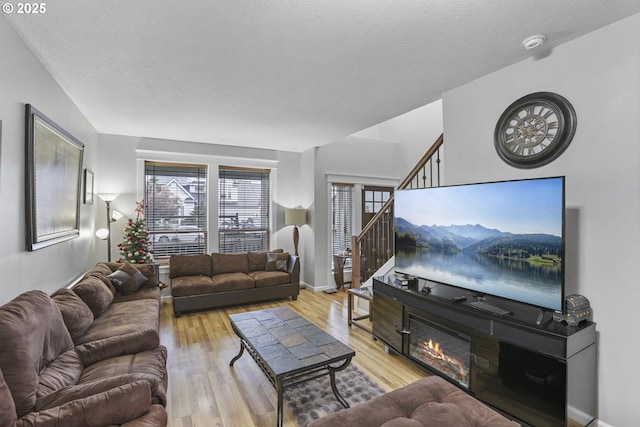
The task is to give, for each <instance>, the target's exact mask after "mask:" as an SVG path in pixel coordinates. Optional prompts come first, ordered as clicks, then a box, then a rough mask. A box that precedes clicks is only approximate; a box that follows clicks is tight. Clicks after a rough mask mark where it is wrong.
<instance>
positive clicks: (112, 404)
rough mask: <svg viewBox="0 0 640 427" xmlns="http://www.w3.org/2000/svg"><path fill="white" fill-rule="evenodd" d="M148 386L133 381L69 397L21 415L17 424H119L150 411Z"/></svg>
mask: <svg viewBox="0 0 640 427" xmlns="http://www.w3.org/2000/svg"><path fill="white" fill-rule="evenodd" d="M150 407H151V387H150V385H149V383H148V382H147V381H134V382H132V383H130V384H125V385H121V386H119V387H116V388H113V389H111V390H107V391H104V392H102V393H98V394H95V395H93V396H89V397H85V398H83V399H77V400H72V401H69V402H67V403H64V404H62V405H60V406H56V407H53V408H49V409H46V410H43V411H39V412H31V413H29V414H27V415H25V416H24V417H22V418H20V419H19V420H18V422H17V424H16V426H17V427H59V426H65V427H86V426H111V425H120V424H124V423H126V422H128V421H132V420H135V419H136V418H139V417H141V416H143V415H145V414H146V413H148V412H149V408H150Z"/></svg>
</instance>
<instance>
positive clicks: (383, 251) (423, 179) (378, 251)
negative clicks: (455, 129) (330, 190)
mask: <svg viewBox="0 0 640 427" xmlns="http://www.w3.org/2000/svg"><path fill="white" fill-rule="evenodd" d="M443 142H444V138H443V135H440V136H439V137H438V139H437V140H436V141H435V142H434V143H433V145H432V146H431V147H430V148H429V150H427V152H426V153H425V155H424V156H422V158H421V159H420V161H419V162H418V163H417V164H416V165H415V167H414V168H413V169H412V170H411V172H409V174H408V175H407V177H406V178H405V179H404V180H403V181H402V182H401V183H400V184H399V185H398V189H399V190H401V189H405V188H427V187H438V186H440V163H441V158H440V152H441V148H442V144H443ZM393 200H394V196H393V195H391V197H389V200H387V202H386V203H385V204H384V205H383V206H382V208H381V209H380V210H379V211H378V212H377V213H376V214H375V215H374V216H373V218H371V220H370V221H369V222H368V223H367V224H366V225H365V227H364V228H363V229H362V231H361V232H360V234H358V235H357V236H353V237H352V238H351V249H352V267H351V286H352V287H354V288H359V287H360V284H362V283H364V282H366V281H367V280H368V279H369V278H370V277H371V276H372V275H373V274H374V273H375V272H376V271H378V269H380V268H381V267H382V266H383V265H384V264H385V263H386V262H387V261H389V260H390V259H391V257H392V256H393V253H394V251H393V245H394V238H393Z"/></svg>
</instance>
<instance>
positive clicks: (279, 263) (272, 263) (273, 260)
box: [266, 252, 289, 271]
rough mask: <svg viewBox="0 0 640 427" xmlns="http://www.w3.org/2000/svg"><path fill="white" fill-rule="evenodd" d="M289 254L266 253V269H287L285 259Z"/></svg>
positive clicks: (286, 259)
mask: <svg viewBox="0 0 640 427" xmlns="http://www.w3.org/2000/svg"><path fill="white" fill-rule="evenodd" d="M288 259H289V254H288V253H287V252H277V253H276V252H269V253H267V265H266V270H267V271H287V261H288Z"/></svg>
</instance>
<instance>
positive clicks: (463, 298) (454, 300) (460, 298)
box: [451, 295, 467, 302]
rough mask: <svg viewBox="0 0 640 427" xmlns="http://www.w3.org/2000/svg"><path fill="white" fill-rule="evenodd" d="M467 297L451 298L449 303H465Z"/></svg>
mask: <svg viewBox="0 0 640 427" xmlns="http://www.w3.org/2000/svg"><path fill="white" fill-rule="evenodd" d="M466 300H467V297H465V296H464V295H460V296H457V297H451V301H453V302H462V301H466Z"/></svg>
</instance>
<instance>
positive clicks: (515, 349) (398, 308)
mask: <svg viewBox="0 0 640 427" xmlns="http://www.w3.org/2000/svg"><path fill="white" fill-rule="evenodd" d="M465 292H466V291H464V290H461V289H459V288H455V287H452V286H447V285H442V284H437V283H433V282H428V281H425V280H422V279H419V280H417V281H413V282H412V283H410V284H408V285H406V284H403V283H401V282H396V280H395V276H394V275H390V276H381V277H376V278H374V280H373V295H374V296H373V307H372V316H373V336H374V337H375V338H376V339H379V340H380V341H382V342H383V343H384V344H385V346H386V347H387V348H388V349H391V350H393V351H394V352H396V353H399V354H400V355H402V356H404V357H407V358H408V359H410V360H411V361H413V362H415V363H417V364H419V365H421V366H424V367H426V368H427V369H429V370H431V371H433V372H434V373H436V374H438V375H440V376H443V377H444V378H446V379H448V380H449V381H451V382H453V383H454V384H456V385H458V386H459V387H460V388H462V389H463V390H465V391H467V392H468V393H469V394H471V395H473V396H474V397H476V398H477V399H479V400H482V401H484V402H486V403H487V404H489V405H490V406H492V407H494V408H496V409H497V410H499V411H501V412H503V413H504V414H506V415H507V416H510V417H511V418H513V419H515V420H516V421H518V422H520V423H522V424H524V425H531V426H587V425H588V424H590V423H591V422H592V421H593V420H594V419H595V411H596V388H595V374H596V332H595V323H593V322H589V321H584V322H582V323H580V324H579V325H578V326H575V327H571V326H568V325H567V324H566V323H558V322H555V321H553V318H552V314H553V313H551V312H547V313H542V314H541V312H540V310H539V309H537V308H535V307H531V306H528V305H526V304H520V303H517V302H513V301H509V300H504V299H501V298H493V297H490V296H486V297H485V298H480V300H481V301H482V302H484V303H486V304H489V305H493V306H496V307H499V308H500V309H503V310H505V311H507V312H509V313H508V315H504V312H503V313H502V315H500V314H499V313H490V312H487V311H482V310H479V309H477V308H474V307H472V305H471V304H470V303H473V302H475V301H477V300H478V299H479V298H478V296H477V295H474V294H473V293H472V292H468V293H465Z"/></svg>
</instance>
